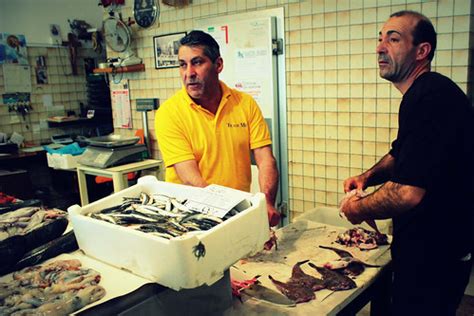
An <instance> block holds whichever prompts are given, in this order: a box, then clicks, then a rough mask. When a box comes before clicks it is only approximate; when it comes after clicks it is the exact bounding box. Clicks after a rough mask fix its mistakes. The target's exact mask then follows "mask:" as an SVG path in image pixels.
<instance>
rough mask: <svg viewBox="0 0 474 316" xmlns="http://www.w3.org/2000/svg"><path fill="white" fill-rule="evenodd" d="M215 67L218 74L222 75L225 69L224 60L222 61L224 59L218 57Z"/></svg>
mask: <svg viewBox="0 0 474 316" xmlns="http://www.w3.org/2000/svg"><path fill="white" fill-rule="evenodd" d="M214 65H216V70H217V73H218V74H219V73H221V71H222V70H223V69H224V60H223V59H222V57H220V56H219V57H217V59H216V61H215V62H214Z"/></svg>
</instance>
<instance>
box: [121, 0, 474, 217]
mask: <svg viewBox="0 0 474 316" xmlns="http://www.w3.org/2000/svg"><path fill="white" fill-rule="evenodd" d="M279 6H283V7H284V10H285V28H286V30H285V40H286V42H285V44H286V45H285V50H286V69H287V74H286V77H287V96H288V98H287V117H288V126H287V128H288V139H287V140H282V141H287V142H288V148H289V153H288V156H289V165H288V171H289V181H290V183H289V186H290V188H289V192H290V210H291V211H292V212H293V213H294V214H293V215H297V213H300V212H304V211H307V210H309V209H312V208H314V207H317V206H322V205H329V206H336V205H337V204H338V201H339V200H340V199H341V197H342V195H343V191H342V181H343V180H344V179H345V178H347V177H348V176H350V175H355V174H359V173H361V172H363V171H364V170H365V169H367V168H369V167H371V166H372V165H373V164H374V163H375V162H376V161H377V160H378V159H379V158H381V157H382V156H383V155H384V154H385V153H386V152H387V151H388V150H389V146H390V143H391V141H392V140H393V139H394V138H395V136H396V131H397V113H398V105H399V102H400V98H401V95H400V93H399V92H398V90H396V89H395V88H394V87H392V86H391V84H389V83H388V82H386V81H385V80H383V79H380V78H379V76H378V69H377V62H376V54H375V47H376V45H377V38H378V32H379V30H380V28H381V26H382V24H383V22H384V21H385V20H386V19H387V18H388V17H389V15H390V14H391V13H393V12H395V11H398V10H403V9H410V10H416V11H420V12H422V13H424V14H425V15H427V16H428V17H429V18H431V20H432V21H433V23H434V25H435V28H436V29H437V32H438V33H439V36H438V43H439V45H438V52H437V55H436V57H435V60H434V61H433V66H434V67H433V69H434V70H436V71H439V72H441V73H443V74H446V75H448V76H450V77H451V78H452V79H453V80H454V81H455V82H456V83H457V84H458V85H459V86H460V87H461V88H462V89H463V90H464V91H466V92H467V91H468V87H469V84H470V82H469V81H468V75H469V74H470V73H471V72H472V67H471V66H470V65H469V53H470V49H471V47H469V40H470V38H472V29H473V23H472V22H471V19H472V14H471V10H472V7H471V1H469V0H440V1H426V0H423V1H411V0H364V1H362V0H351V1H350V0H319V1H318V0H314V1H276V0H275V1H271V0H267V1H257V0H253V1H252V0H247V1H240V0H227V1H225V0H217V1H199V0H194V1H193V3H192V4H191V5H189V6H186V7H184V8H170V7H167V6H165V5H161V7H162V9H161V17H160V22H159V24H155V25H154V26H153V27H151V28H150V29H146V30H143V29H141V30H140V29H138V28H135V29H134V34H135V39H136V45H137V47H138V49H137V51H138V55H139V56H140V57H142V58H144V62H145V64H146V68H147V70H146V72H145V73H137V74H131V75H128V76H129V78H130V79H131V80H130V89H131V98H132V106H133V107H135V102H134V99H136V98H142V97H157V98H160V99H161V101H164V100H166V99H167V98H168V97H170V96H171V95H172V94H173V93H174V92H175V91H176V90H177V89H179V88H180V86H181V83H180V80H179V76H178V70H177V69H160V70H155V69H154V61H153V57H154V54H153V36H155V35H160V34H167V33H173V32H180V31H187V30H191V29H192V28H193V22H194V20H195V19H198V18H207V17H212V16H218V15H226V14H236V13H240V12H249V11H255V10H260V9H266V8H273V7H279ZM130 11H131V9H130V8H125V9H124V12H125V13H126V12H130ZM125 16H127V14H125ZM133 115H134V120H133V121H134V126H136V128H140V127H141V117H140V115H139V114H138V113H136V112H134V114H133ZM149 126H150V127H153V115H150V117H149ZM283 128H284V127H283ZM119 132H120V133H131V132H128V131H119ZM151 136H152V138H153V139H152V142H153V143H155V142H156V140H155V139H154V138H155V136H154V131H151ZM154 155H155V157H159V156H160V155H159V152H158V150H157V148H156V144H155V147H154Z"/></svg>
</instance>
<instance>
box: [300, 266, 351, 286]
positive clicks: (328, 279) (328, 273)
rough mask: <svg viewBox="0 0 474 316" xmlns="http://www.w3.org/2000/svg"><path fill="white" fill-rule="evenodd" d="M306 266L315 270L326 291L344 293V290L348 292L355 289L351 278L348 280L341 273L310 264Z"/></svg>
mask: <svg viewBox="0 0 474 316" xmlns="http://www.w3.org/2000/svg"><path fill="white" fill-rule="evenodd" d="M308 264H309V266H310V267H312V268H314V269H316V270H317V271H318V272H319V273H320V274H321V275H322V277H323V281H324V287H325V288H326V289H328V290H332V291H345V290H350V289H354V288H356V287H357V285H356V283H355V282H354V280H352V279H351V278H349V277H348V276H346V275H344V274H342V273H339V272H336V271H333V270H330V269H327V268H324V267H318V266H316V265H315V264H314V263H312V262H310V263H308Z"/></svg>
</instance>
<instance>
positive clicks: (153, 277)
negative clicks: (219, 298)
mask: <svg viewBox="0 0 474 316" xmlns="http://www.w3.org/2000/svg"><path fill="white" fill-rule="evenodd" d="M195 190H198V191H199V190H203V189H201V188H195V187H190V186H184V185H178V184H172V183H166V182H162V181H158V180H157V179H156V178H155V177H154V176H145V177H142V178H140V179H138V183H137V184H136V185H134V186H132V187H130V188H127V189H125V190H122V191H120V192H117V193H115V194H113V195H110V196H108V197H106V198H104V199H101V200H99V201H96V202H94V203H92V204H89V205H86V206H85V207H80V206H79V205H74V206H71V207H69V208H68V212H69V216H70V219H71V221H72V224H73V227H74V232H75V234H76V238H77V241H78V243H79V247H80V248H81V249H82V250H83V251H84V252H85V254H86V255H87V256H90V257H92V258H95V259H98V260H100V261H103V262H105V263H108V264H110V265H112V266H115V267H118V268H122V269H125V270H128V271H130V272H132V273H134V274H136V275H139V276H141V277H144V278H146V279H148V280H150V281H152V282H156V283H159V284H162V285H164V286H167V287H169V288H172V289H174V290H180V289H189V288H195V287H198V286H201V285H204V284H207V285H211V284H213V283H214V282H216V281H217V280H219V279H220V278H221V277H222V276H223V274H224V271H225V270H227V269H228V268H229V267H230V266H231V265H233V264H234V263H235V262H237V261H238V260H239V259H241V258H244V257H247V256H249V255H253V254H255V253H257V252H258V251H260V250H262V249H263V245H264V243H265V242H266V241H267V240H268V239H269V226H268V217H267V211H266V203H265V196H264V195H263V194H262V193H257V194H255V195H251V198H250V201H251V204H252V206H251V207H249V208H248V209H246V210H244V211H242V212H240V213H239V214H237V215H235V216H233V217H232V218H230V219H228V220H226V221H224V222H223V223H221V224H219V225H217V226H215V227H213V228H212V229H210V230H208V231H205V232H202V233H199V234H187V235H185V236H181V237H176V238H173V239H170V240H168V239H164V238H160V237H157V236H153V235H151V234H147V233H144V232H140V231H136V230H133V229H130V228H127V227H122V226H118V225H114V224H111V223H108V222H105V221H101V220H97V219H93V218H91V217H88V216H84V215H85V214H88V213H94V212H99V211H100V210H102V209H104V208H106V207H110V206H113V205H118V204H121V202H122V198H123V197H138V196H139V194H140V193H141V192H145V193H147V194H153V193H162V194H169V195H172V196H175V197H178V198H185V197H186V196H189V193H191V192H192V191H195ZM199 244H202V245H203V246H204V247H205V255H204V256H202V257H199V256H196V254H195V249H196V246H198V245H199Z"/></svg>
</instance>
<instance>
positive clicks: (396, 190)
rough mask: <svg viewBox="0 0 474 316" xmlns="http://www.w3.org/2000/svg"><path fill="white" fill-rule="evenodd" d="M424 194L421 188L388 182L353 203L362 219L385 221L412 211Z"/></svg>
mask: <svg viewBox="0 0 474 316" xmlns="http://www.w3.org/2000/svg"><path fill="white" fill-rule="evenodd" d="M424 194H425V190H424V189H422V188H418V187H414V186H410V185H403V184H399V183H395V182H391V181H389V182H386V183H385V184H384V185H382V186H381V187H380V188H379V189H378V190H376V191H375V192H374V193H372V194H369V195H367V196H365V197H363V198H360V199H359V200H357V201H356V202H354V203H355V207H356V208H357V209H358V211H359V213H360V215H361V217H363V218H364V219H386V218H392V217H395V216H398V215H400V214H402V213H404V212H406V211H408V210H410V209H412V208H413V207H415V206H416V205H417V204H418V203H420V201H421V199H422V198H423V196H424Z"/></svg>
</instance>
